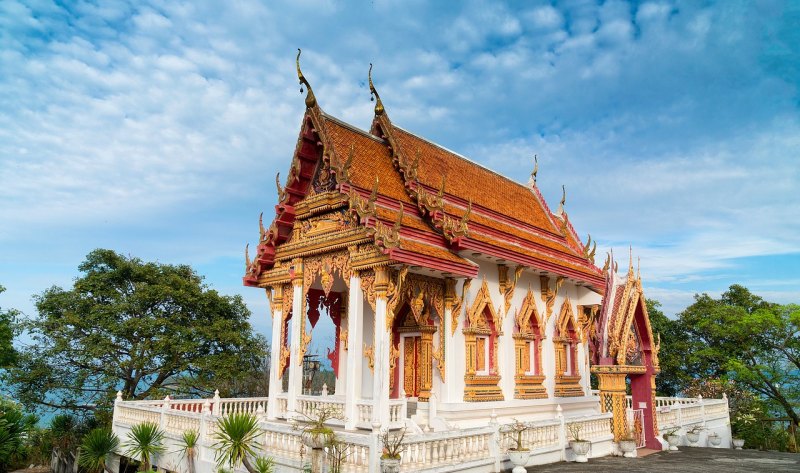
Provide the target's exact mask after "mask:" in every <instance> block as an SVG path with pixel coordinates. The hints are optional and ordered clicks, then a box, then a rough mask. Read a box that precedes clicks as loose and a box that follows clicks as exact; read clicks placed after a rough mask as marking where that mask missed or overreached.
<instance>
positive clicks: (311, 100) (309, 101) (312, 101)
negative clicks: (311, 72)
mask: <svg viewBox="0 0 800 473" xmlns="http://www.w3.org/2000/svg"><path fill="white" fill-rule="evenodd" d="M301 52H302V51H301V50H300V48H297V59H296V60H295V62H296V63H297V78H298V79H299V80H300V93H301V94H302V93H303V85H305V86H306V89H308V94H306V107H308V108H311V107H314V106H316V105H317V98H316V97H314V91H313V90H311V84H309V83H308V81H307V80H306V78H305V76H304V75H303V72H302V71H301V70H300V53H301Z"/></svg>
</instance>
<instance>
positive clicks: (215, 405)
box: [211, 389, 222, 416]
mask: <svg viewBox="0 0 800 473" xmlns="http://www.w3.org/2000/svg"><path fill="white" fill-rule="evenodd" d="M211 401H212V404H211V413H212V414H214V415H215V416H218V415H220V412H222V406H221V405H220V398H219V389H216V390H214V397H213V398H212V399H211Z"/></svg>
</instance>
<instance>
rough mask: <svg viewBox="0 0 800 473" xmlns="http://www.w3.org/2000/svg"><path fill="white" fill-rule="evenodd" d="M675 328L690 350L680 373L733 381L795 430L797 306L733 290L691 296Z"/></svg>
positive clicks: (799, 355) (799, 386) (799, 362)
mask: <svg viewBox="0 0 800 473" xmlns="http://www.w3.org/2000/svg"><path fill="white" fill-rule="evenodd" d="M678 323H679V324H680V328H681V330H683V331H684V332H685V333H686V335H687V337H688V341H689V343H690V347H691V348H692V349H691V350H690V351H687V352H684V355H685V360H684V364H683V365H682V368H683V369H684V371H686V372H687V373H689V374H690V375H691V376H693V377H694V378H716V377H719V378H723V379H730V380H735V381H736V382H738V383H739V384H741V385H744V386H747V387H748V389H750V390H751V391H752V392H754V393H756V394H757V395H759V396H760V397H761V398H762V399H765V400H768V401H769V402H770V403H771V405H772V406H773V409H774V410H776V411H783V412H785V413H786V415H787V416H788V417H789V418H790V419H791V420H792V422H794V423H795V424H796V425H800V415H798V410H797V406H798V405H800V307H799V306H797V305H785V306H782V305H778V304H772V303H769V302H765V301H764V300H763V299H761V298H760V297H758V296H756V295H754V294H752V293H751V292H750V291H749V290H747V288H745V287H743V286H740V285H733V286H731V287H730V288H729V290H728V291H726V292H725V293H724V294H722V296H721V297H720V298H719V299H714V298H712V297H710V296H709V295H708V294H701V295H696V296H695V302H694V303H693V304H692V305H690V306H689V307H687V308H686V310H684V311H683V312H682V313H681V314H680V315H679V320H678Z"/></svg>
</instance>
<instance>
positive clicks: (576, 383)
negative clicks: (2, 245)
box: [553, 298, 584, 397]
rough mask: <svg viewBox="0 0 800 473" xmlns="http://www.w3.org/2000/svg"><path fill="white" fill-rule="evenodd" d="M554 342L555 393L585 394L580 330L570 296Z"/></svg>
mask: <svg viewBox="0 0 800 473" xmlns="http://www.w3.org/2000/svg"><path fill="white" fill-rule="evenodd" d="M553 343H554V345H555V351H556V380H555V381H556V390H555V395H556V396H558V397H570V396H583V395H584V393H583V387H582V386H581V385H580V381H581V376H580V372H579V371H578V357H577V354H578V344H579V338H578V330H577V328H576V323H575V315H574V314H573V312H572V302H571V301H570V300H569V298H566V299H565V300H564V303H563V305H562V306H561V313H560V314H559V316H558V322H557V323H556V333H555V337H554V338H553Z"/></svg>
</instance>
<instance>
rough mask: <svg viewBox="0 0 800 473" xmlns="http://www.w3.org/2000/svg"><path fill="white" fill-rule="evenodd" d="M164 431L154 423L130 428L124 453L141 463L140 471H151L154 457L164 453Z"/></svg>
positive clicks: (145, 423)
mask: <svg viewBox="0 0 800 473" xmlns="http://www.w3.org/2000/svg"><path fill="white" fill-rule="evenodd" d="M163 442H164V431H163V430H161V429H160V428H159V427H158V424H156V423H154V422H144V423H142V424H136V425H134V426H133V427H131V431H130V432H128V441H127V442H125V448H126V450H125V453H126V454H128V455H130V456H131V457H133V458H135V459H138V460H139V461H140V462H142V468H141V471H145V472H148V471H151V470H152V468H151V466H152V465H151V463H150V461H151V460H152V459H153V456H154V455H158V454H159V453H162V452H164V450H165V448H164V445H163Z"/></svg>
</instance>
